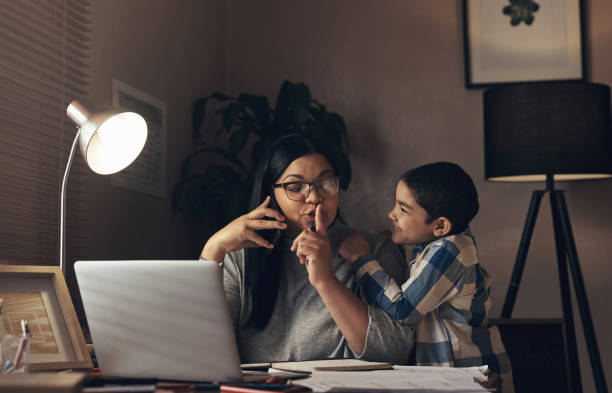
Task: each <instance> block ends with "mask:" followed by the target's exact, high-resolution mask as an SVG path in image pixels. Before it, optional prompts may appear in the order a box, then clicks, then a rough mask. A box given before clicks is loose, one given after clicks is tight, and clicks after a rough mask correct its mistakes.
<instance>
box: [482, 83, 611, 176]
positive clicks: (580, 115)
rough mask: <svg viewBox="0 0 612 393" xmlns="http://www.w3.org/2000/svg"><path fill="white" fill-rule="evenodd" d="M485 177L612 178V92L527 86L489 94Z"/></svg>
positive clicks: (597, 87) (581, 86)
mask: <svg viewBox="0 0 612 393" xmlns="http://www.w3.org/2000/svg"><path fill="white" fill-rule="evenodd" d="M484 128H485V138H484V143H485V178H486V179H487V180H492V181H544V180H546V174H554V180H577V179H596V178H603V177H610V174H612V129H611V127H610V88H609V87H608V86H606V85H602V84H596V83H572V82H566V83H527V84H518V85H509V86H501V87H494V88H491V89H488V90H486V91H485V92H484Z"/></svg>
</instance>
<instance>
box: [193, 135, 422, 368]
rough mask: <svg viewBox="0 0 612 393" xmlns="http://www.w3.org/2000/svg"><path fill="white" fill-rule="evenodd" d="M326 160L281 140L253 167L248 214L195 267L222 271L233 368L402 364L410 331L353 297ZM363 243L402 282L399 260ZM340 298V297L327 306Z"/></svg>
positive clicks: (301, 142)
mask: <svg viewBox="0 0 612 393" xmlns="http://www.w3.org/2000/svg"><path fill="white" fill-rule="evenodd" d="M330 157H331V155H329V154H328V153H327V151H326V150H325V148H324V146H321V145H318V144H317V143H316V142H315V141H314V140H312V139H310V138H308V137H306V136H304V135H302V134H291V135H287V136H284V137H282V138H280V139H279V140H278V141H276V143H275V144H274V145H273V146H272V147H271V149H270V150H269V151H268V152H267V153H266V154H265V155H264V158H263V159H262V161H261V163H260V165H259V168H258V170H257V173H256V176H255V182H254V185H253V194H252V196H251V204H250V205H251V209H252V210H251V211H250V213H247V214H245V215H243V216H241V217H238V218H237V219H235V220H234V221H232V222H231V223H229V224H228V225H227V226H225V227H224V228H222V229H221V230H219V231H218V232H217V233H215V234H214V235H213V236H212V237H211V238H210V239H209V240H208V241H207V242H206V244H205V246H204V249H203V250H202V255H201V258H203V259H207V260H214V261H218V262H224V286H225V291H226V295H227V298H228V302H229V307H230V313H231V315H232V318H233V321H234V326H235V328H236V336H237V340H238V347H239V350H240V356H241V361H242V362H247V363H252V362H263V361H282V360H286V361H297V360H309V359H322V358H327V357H356V358H360V359H365V360H372V361H387V362H390V363H394V364H406V363H407V362H408V357H409V354H410V351H411V349H412V345H413V341H411V340H406V337H414V333H413V331H412V328H411V327H409V326H406V325H402V324H401V323H400V322H397V321H393V320H392V319H391V318H389V317H388V316H387V315H386V314H385V313H384V312H382V311H380V310H379V309H377V308H375V307H370V306H366V305H365V304H363V303H362V302H361V301H360V300H359V298H358V297H357V296H355V295H353V293H357V292H358V290H359V288H358V282H357V281H356V280H355V279H354V274H353V273H352V272H351V270H350V267H351V265H350V263H349V262H348V261H347V260H345V259H343V258H342V257H341V256H340V255H339V253H338V247H339V246H340V244H341V243H342V241H343V240H344V238H346V236H347V235H348V234H349V233H350V232H351V230H350V229H349V228H348V227H346V226H345V225H343V224H342V223H340V222H338V220H337V215H338V198H339V196H338V178H337V177H336V170H335V167H334V164H335V163H334V162H333V160H332V159H330ZM312 226H314V228H312ZM369 240H370V241H371V243H372V247H373V251H374V255H376V256H377V258H378V260H379V261H380V262H381V264H382V265H384V267H385V270H386V271H387V272H389V273H390V275H391V276H393V277H394V278H395V279H396V280H398V279H400V280H402V279H404V277H403V271H404V267H403V262H402V257H401V255H400V253H399V250H398V249H397V248H396V247H395V246H394V245H393V244H392V243H391V242H389V241H381V240H380V239H369ZM342 292H344V293H343V294H344V295H346V292H349V296H336V295H337V294H338V293H342ZM347 298H348V299H347Z"/></svg>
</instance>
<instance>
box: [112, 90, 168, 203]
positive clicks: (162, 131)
mask: <svg viewBox="0 0 612 393" xmlns="http://www.w3.org/2000/svg"><path fill="white" fill-rule="evenodd" d="M112 97H113V100H112V102H113V106H114V107H120V108H125V109H129V110H132V111H134V112H136V113H138V114H140V115H142V117H144V119H145V121H146V122H147V142H146V143H145V146H144V147H143V149H142V152H141V153H140V155H139V156H138V158H136V160H135V161H134V162H133V163H132V164H131V165H130V166H128V167H127V168H125V169H124V170H122V171H120V172H118V173H115V174H113V175H111V184H112V185H114V186H117V187H121V188H125V189H128V190H132V191H138V192H142V193H144V194H149V195H153V196H155V197H158V198H165V197H166V123H167V118H168V116H167V108H166V104H165V103H164V102H162V101H160V100H159V99H157V98H155V97H153V96H152V95H150V94H148V93H145V92H144V91H142V90H139V89H137V88H135V87H133V86H130V85H128V84H127V83H125V82H122V81H120V80H118V79H114V78H113V80H112Z"/></svg>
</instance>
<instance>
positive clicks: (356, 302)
mask: <svg viewBox="0 0 612 393" xmlns="http://www.w3.org/2000/svg"><path fill="white" fill-rule="evenodd" d="M320 209H321V206H320V205H319V206H317V209H316V210H315V228H316V231H315V232H310V231H303V232H302V233H301V234H300V235H298V236H297V237H296V238H295V240H294V241H293V244H292V245H291V250H292V251H294V252H295V253H296V255H297V256H298V258H299V259H300V262H301V263H303V264H304V265H306V270H308V280H309V281H310V284H311V285H312V286H313V287H314V288H315V289H316V290H317V292H318V293H319V296H320V297H321V300H323V303H325V307H327V310H328V311H329V313H330V314H331V316H332V318H333V319H334V321H335V322H336V325H337V326H338V329H340V332H341V333H342V335H343V336H344V338H345V339H346V341H347V342H348V344H349V346H350V347H351V348H352V350H353V351H355V352H358V353H361V352H362V351H363V349H364V348H365V341H366V335H367V331H368V307H367V305H366V304H365V303H364V302H363V300H361V299H360V298H359V297H357V296H356V295H355V294H354V293H353V292H351V291H350V290H349V289H348V288H347V287H346V286H345V285H344V284H343V283H342V282H340V281H339V280H338V279H337V278H336V276H335V275H334V272H333V270H332V249H331V244H330V241H329V238H328V237H327V228H325V226H324V225H323V222H322V216H321V214H320Z"/></svg>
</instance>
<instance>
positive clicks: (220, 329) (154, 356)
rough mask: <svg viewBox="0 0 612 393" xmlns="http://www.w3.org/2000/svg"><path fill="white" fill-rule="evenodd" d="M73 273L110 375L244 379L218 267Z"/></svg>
mask: <svg viewBox="0 0 612 393" xmlns="http://www.w3.org/2000/svg"><path fill="white" fill-rule="evenodd" d="M74 268H75V272H76V277H77V282H78V285H79V291H80V293H81V297H82V299H83V306H84V308H85V314H86V317H87V322H88V324H89V328H90V331H91V337H92V341H93V345H94V349H95V352H96V357H97V359H98V364H99V366H100V369H101V371H102V373H103V374H104V375H109V376H121V377H141V378H159V379H172V380H189V381H227V380H239V379H241V377H242V375H241V372H240V360H239V355H238V349H237V347H236V341H235V335H234V329H233V326H232V322H231V318H230V315H229V310H228V306H227V302H226V299H225V294H224V292H223V284H222V276H221V275H222V272H221V271H220V268H219V265H218V264H217V263H215V262H210V261H208V262H202V261H176V260H175V261H159V260H158V261H78V262H76V263H75V266H74Z"/></svg>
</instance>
